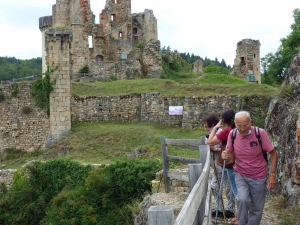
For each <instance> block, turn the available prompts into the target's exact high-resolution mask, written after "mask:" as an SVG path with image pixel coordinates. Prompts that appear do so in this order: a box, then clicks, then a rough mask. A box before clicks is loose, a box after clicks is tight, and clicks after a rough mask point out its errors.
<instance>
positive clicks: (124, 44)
mask: <svg viewBox="0 0 300 225" xmlns="http://www.w3.org/2000/svg"><path fill="white" fill-rule="evenodd" d="M93 42H94V46H93V49H91V50H90V51H91V54H92V55H93V58H96V60H97V61H103V60H104V61H116V60H119V59H120V56H121V55H122V54H126V55H127V54H128V53H129V52H130V51H131V50H132V16H131V0H106V4H105V9H103V10H102V13H101V14H100V24H99V25H98V26H97V27H96V32H95V33H94V34H93Z"/></svg>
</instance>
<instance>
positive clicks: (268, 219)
mask: <svg viewBox="0 0 300 225" xmlns="http://www.w3.org/2000/svg"><path fill="white" fill-rule="evenodd" d="M212 198H213V197H212ZM223 199H224V201H226V200H225V199H226V197H225V198H223ZM213 202H214V198H213V199H212V211H213V210H214V207H215V206H214V205H215V204H214V203H213ZM225 204H226V203H225ZM236 214H237V212H236ZM277 222H278V220H277V216H276V215H275V214H274V213H273V212H272V198H271V197H267V199H266V203H265V208H264V212H263V218H262V221H261V223H260V225H277V224H278V223H277ZM211 224H212V225H214V224H215V218H211ZM217 224H218V225H228V224H230V223H228V221H227V220H226V221H225V220H224V219H221V218H218V220H217Z"/></svg>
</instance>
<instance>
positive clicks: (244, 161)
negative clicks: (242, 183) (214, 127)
mask: <svg viewBox="0 0 300 225" xmlns="http://www.w3.org/2000/svg"><path fill="white" fill-rule="evenodd" d="M259 131H260V136H261V142H262V147H263V149H264V150H265V151H267V152H270V151H272V150H273V149H274V147H273V145H272V143H271V140H270V138H269V137H268V135H267V133H266V132H265V130H264V129H261V128H259ZM232 132H233V130H232V131H230V133H229V136H228V140H227V146H228V149H229V152H232V151H233V148H232V140H231V136H232ZM262 151H263V150H262V149H261V147H260V144H259V142H258V140H257V138H256V135H255V130H254V127H253V126H251V134H249V135H247V136H246V137H243V136H242V135H240V134H239V132H236V138H235V140H234V153H235V158H236V159H235V165H234V166H233V168H234V171H235V172H238V173H239V174H241V175H242V176H245V177H250V178H254V179H260V178H264V177H266V176H267V174H268V166H267V163H266V161H265V159H264V157H263V153H262Z"/></svg>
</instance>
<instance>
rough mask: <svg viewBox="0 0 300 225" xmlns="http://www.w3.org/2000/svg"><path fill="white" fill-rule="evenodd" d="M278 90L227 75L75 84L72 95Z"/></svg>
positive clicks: (273, 92) (261, 92)
mask: <svg viewBox="0 0 300 225" xmlns="http://www.w3.org/2000/svg"><path fill="white" fill-rule="evenodd" d="M278 91H279V88H278V87H273V86H270V85H266V84H261V85H255V84H252V83H249V82H247V81H245V80H243V79H240V78H237V77H234V76H229V75H225V74H206V75H203V76H196V75H193V74H189V73H186V74H181V76H180V77H178V78H176V79H140V80H117V81H113V82H99V83H73V84H72V93H73V94H75V95H78V96H100V95H118V94H130V93H137V94H141V93H148V92H161V93H163V94H164V96H174V97H183V96H211V95H251V94H258V95H271V96H273V95H277V94H278Z"/></svg>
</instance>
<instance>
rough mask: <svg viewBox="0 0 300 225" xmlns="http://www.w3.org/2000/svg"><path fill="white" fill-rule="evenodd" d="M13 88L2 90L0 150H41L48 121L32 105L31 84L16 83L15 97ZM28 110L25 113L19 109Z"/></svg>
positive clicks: (43, 113)
mask: <svg viewBox="0 0 300 225" xmlns="http://www.w3.org/2000/svg"><path fill="white" fill-rule="evenodd" d="M14 87H16V86H15V85H14V86H12V85H6V86H3V87H2V88H1V92H2V93H3V94H4V96H5V100H4V101H2V102H0V151H1V150H4V149H7V148H16V149H22V150H25V151H33V150H36V149H42V148H44V143H45V140H46V138H47V135H48V131H49V128H50V120H49V117H48V115H47V114H46V112H45V111H44V110H41V109H40V108H38V107H36V106H35V103H34V101H33V99H32V98H31V85H30V84H18V85H17V90H18V94H17V95H16V96H15V97H14V96H12V90H13V89H14ZM24 106H27V107H29V108H30V109H31V112H29V113H28V114H26V113H23V111H22V108H23V107H24Z"/></svg>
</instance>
